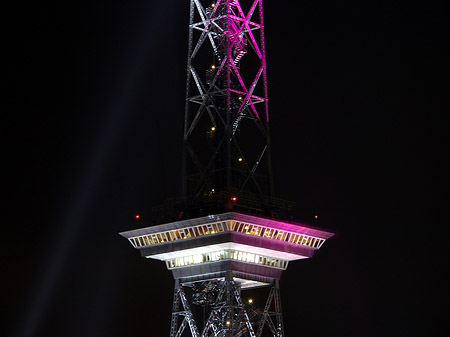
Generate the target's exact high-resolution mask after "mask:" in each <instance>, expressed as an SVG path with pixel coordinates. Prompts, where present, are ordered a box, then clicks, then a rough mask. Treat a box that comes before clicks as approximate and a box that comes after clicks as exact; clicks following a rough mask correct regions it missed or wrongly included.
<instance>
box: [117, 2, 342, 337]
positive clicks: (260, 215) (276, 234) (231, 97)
mask: <svg viewBox="0 0 450 337" xmlns="http://www.w3.org/2000/svg"><path fill="white" fill-rule="evenodd" d="M189 15H190V16H189V17H190V20H189V43H188V57H187V85H186V101H185V102H186V106H185V123H184V143H183V144H184V147H183V174H182V196H181V198H180V200H178V201H174V202H173V203H172V204H171V207H169V208H166V209H165V208H162V209H165V212H166V214H164V216H165V217H166V218H170V216H171V215H174V220H172V221H162V222H165V223H163V224H160V225H155V226H149V227H144V228H139V229H135V230H130V231H126V232H122V233H120V234H121V235H122V236H123V237H125V238H126V239H127V240H128V241H129V242H130V243H131V245H132V246H133V247H134V248H136V249H138V250H139V252H140V254H141V256H143V257H145V258H149V259H155V260H160V261H163V262H164V263H165V264H166V266H167V269H168V270H170V271H171V272H172V275H173V277H174V280H175V285H174V297H173V303H172V317H171V321H170V337H183V336H184V337H185V336H192V337H212V336H215V337H241V336H242V337H246V336H248V337H265V336H273V337H284V327H283V316H282V310H281V296H280V286H279V280H280V277H281V274H282V272H283V271H284V270H286V269H287V267H288V264H289V263H290V262H292V261H296V260H301V259H306V258H310V257H312V256H313V255H314V253H315V252H316V251H317V250H319V249H320V248H321V247H322V246H323V245H324V243H325V242H326V240H327V239H329V238H330V237H331V236H332V235H333V234H332V233H329V232H327V231H323V230H320V229H317V228H313V227H311V226H308V225H305V224H300V223H295V222H290V221H285V220H280V219H279V217H280V215H281V214H282V213H283V212H286V211H289V207H290V206H291V203H289V202H287V201H283V200H280V199H277V198H275V197H274V195H273V181H272V169H271V156H270V137H269V110H268V97H267V74H266V55H265V42H264V20H263V3H262V0H241V1H239V0H217V1H215V2H211V1H208V2H207V1H202V0H190V12H189ZM160 219H162V218H161V217H160ZM175 219H177V220H176V221H175ZM160 223H161V221H160ZM255 288H263V290H266V292H265V295H264V296H266V298H265V300H264V301H263V302H262V303H263V304H262V305H261V306H259V307H258V306H257V305H255V304H254V303H253V302H252V301H249V300H248V298H247V299H246V296H245V291H248V290H251V289H255Z"/></svg>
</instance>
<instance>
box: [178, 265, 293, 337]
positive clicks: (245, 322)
mask: <svg viewBox="0 0 450 337" xmlns="http://www.w3.org/2000/svg"><path fill="white" fill-rule="evenodd" d="M187 287H189V288H191V289H190V292H191V293H192V296H191V301H188V299H187V297H186V293H185V290H184V288H187ZM180 303H181V305H182V308H180ZM190 303H191V304H192V305H193V306H196V305H197V306H200V305H201V306H202V307H203V310H204V311H203V312H204V313H208V315H207V317H206V316H205V317H204V318H205V319H204V320H203V321H201V320H199V319H197V320H195V318H194V313H193V311H192V310H191V304H190ZM181 318H182V320H181ZM180 320H181V323H180ZM188 325H189V330H188V329H186V327H187V326H188ZM199 327H202V330H201V331H200V330H199ZM264 328H266V329H265V330H264ZM264 332H266V334H265V335H264V336H273V337H284V330H283V321H282V314H281V300H280V291H279V285H278V281H275V282H274V284H273V285H272V286H271V290H270V294H269V297H268V298H267V302H266V305H265V308H264V311H262V312H261V311H260V310H255V309H250V308H248V306H246V305H244V302H243V301H242V298H241V289H240V287H239V285H238V284H237V283H236V282H235V281H234V280H233V277H232V276H231V274H230V273H229V274H228V275H227V276H226V277H225V280H220V281H219V280H212V281H211V280H210V281H200V282H197V283H195V284H189V285H182V284H181V283H180V282H179V280H175V294H174V301H173V310H172V323H171V329H170V337H182V336H192V337H261V336H263V333H264ZM189 333H190V334H189Z"/></svg>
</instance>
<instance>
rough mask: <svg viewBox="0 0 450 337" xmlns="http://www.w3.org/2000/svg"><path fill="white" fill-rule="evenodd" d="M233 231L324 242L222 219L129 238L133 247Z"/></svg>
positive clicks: (308, 243) (305, 242) (317, 245)
mask: <svg viewBox="0 0 450 337" xmlns="http://www.w3.org/2000/svg"><path fill="white" fill-rule="evenodd" d="M227 231H234V232H240V233H245V234H249V235H255V236H261V237H265V238H268V239H272V240H279V241H285V242H289V243H293V244H298V245H303V246H308V247H312V248H317V249H318V248H320V247H321V246H322V244H323V243H324V242H325V240H324V239H320V238H315V237H312V236H309V235H304V234H298V233H293V232H288V231H283V230H278V229H275V228H267V227H262V226H259V225H252V224H248V223H244V222H239V221H230V220H228V221H223V222H217V223H211V224H206V225H199V226H193V227H187V228H182V229H176V230H172V231H167V232H160V233H154V234H148V235H142V236H138V237H134V238H130V239H129V240H130V242H131V244H132V245H133V246H134V247H135V248H138V247H145V246H149V245H154V244H158V243H164V242H170V241H178V240H182V239H188V238H192V237H197V236H203V235H210V234H216V233H221V232H227Z"/></svg>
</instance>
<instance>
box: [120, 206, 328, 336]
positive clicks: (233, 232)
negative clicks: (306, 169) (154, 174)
mask: <svg viewBox="0 0 450 337" xmlns="http://www.w3.org/2000/svg"><path fill="white" fill-rule="evenodd" d="M121 235H122V236H124V237H126V238H127V239H128V240H129V241H130V243H131V244H132V245H133V247H135V248H137V249H139V251H140V253H141V255H142V256H144V257H147V258H152V259H157V260H161V261H164V262H165V263H166V265H167V268H168V269H169V270H171V271H172V273H173V276H174V278H175V293H174V301H173V312H172V324H171V329H170V337H175V336H184V335H183V332H184V330H185V329H186V328H187V326H188V329H189V331H190V333H191V335H192V336H193V337H200V336H252V337H254V336H262V333H263V332H264V330H267V331H268V332H270V334H269V335H270V336H277V337H281V336H284V332H283V320H282V312H281V301H280V290H279V284H278V281H279V279H280V277H281V273H282V272H283V270H285V269H286V268H287V267H288V263H289V262H290V261H295V260H300V259H305V258H309V257H312V256H313V254H314V252H315V251H316V250H318V249H319V248H320V247H321V246H322V245H323V244H324V242H325V241H326V240H327V239H328V238H330V237H331V236H332V235H333V234H331V233H329V232H325V231H322V230H318V229H313V228H310V227H307V226H303V225H300V224H294V223H291V222H286V221H279V220H274V219H269V218H264V217H260V216H252V215H246V214H242V213H237V212H228V213H222V214H217V215H209V216H206V217H201V218H195V219H189V220H182V221H177V222H173V223H168V224H164V225H159V226H152V227H146V228H141V229H136V230H132V231H128V232H123V233H121ZM262 286H264V287H271V290H270V292H269V296H268V298H267V301H266V305H265V307H264V308H263V310H262V311H260V312H256V313H255V311H254V310H250V309H249V308H248V306H246V303H244V301H243V299H242V296H241V291H242V290H246V289H251V288H254V287H262ZM186 288H189V291H188V293H189V294H190V297H188V296H187V292H186V291H185V289H186ZM195 305H197V306H198V305H200V306H204V307H205V308H206V311H207V313H208V315H207V316H208V317H207V319H206V321H199V320H198V319H195V318H194V314H193V312H192V306H195ZM266 333H267V332H266Z"/></svg>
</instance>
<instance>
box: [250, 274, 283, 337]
mask: <svg viewBox="0 0 450 337" xmlns="http://www.w3.org/2000/svg"><path fill="white" fill-rule="evenodd" d="M272 304H273V305H272ZM272 307H273V308H274V309H273V310H271V308H272ZM273 316H275V323H274V321H273V319H272V317H273ZM265 326H268V327H269V329H270V331H271V332H272V334H273V336H274V337H284V327H283V314H282V312H281V296H280V284H279V282H278V280H275V282H274V284H273V285H272V288H271V289H270V293H269V297H268V298H267V301H266V305H265V307H264V312H263V315H262V317H261V321H260V322H259V327H258V331H257V333H256V337H261V334H262V332H263V329H264V327H265Z"/></svg>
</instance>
